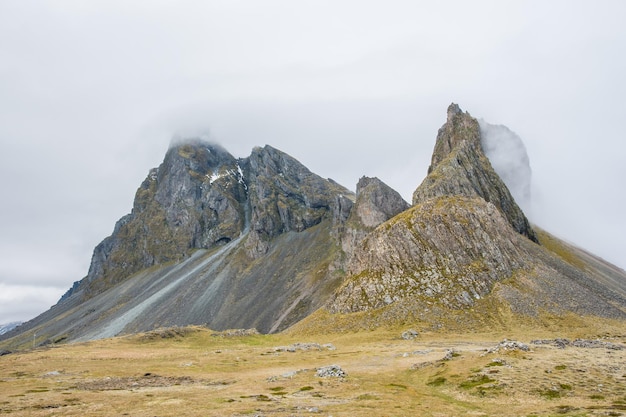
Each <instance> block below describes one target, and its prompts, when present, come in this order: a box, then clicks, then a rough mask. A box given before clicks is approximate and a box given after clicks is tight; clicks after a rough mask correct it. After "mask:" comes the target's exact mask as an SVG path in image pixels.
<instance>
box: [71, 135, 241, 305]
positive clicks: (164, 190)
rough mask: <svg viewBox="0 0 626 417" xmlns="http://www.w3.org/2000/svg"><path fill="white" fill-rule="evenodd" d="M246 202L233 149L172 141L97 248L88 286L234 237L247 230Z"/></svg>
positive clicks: (96, 287)
mask: <svg viewBox="0 0 626 417" xmlns="http://www.w3.org/2000/svg"><path fill="white" fill-rule="evenodd" d="M245 201H246V184H245V181H244V179H243V173H242V171H241V169H240V167H239V163H238V161H237V160H236V159H235V158H234V157H233V156H232V155H231V154H229V153H228V152H227V151H225V150H224V149H223V148H221V147H220V146H218V145H215V144H208V143H204V142H201V141H197V140H190V141H186V142H180V143H173V144H172V146H171V147H170V149H169V150H168V152H167V154H166V156H165V159H164V161H163V163H162V164H161V165H160V166H159V168H156V169H153V170H151V171H150V173H149V174H148V177H147V178H146V179H145V180H144V182H143V183H142V184H141V186H140V187H139V189H138V190H137V193H136V194H135V201H134V204H133V210H132V212H131V213H130V214H128V215H126V216H124V217H123V218H122V219H120V220H119V221H118V222H117V224H116V225H115V228H114V230H113V233H112V235H111V236H109V237H108V238H106V239H104V240H103V241H102V243H100V244H99V245H98V246H97V247H96V248H95V250H94V254H93V258H92V262H91V266H90V268H89V273H88V275H87V277H86V279H85V280H84V283H85V285H87V287H83V289H85V290H86V291H87V294H88V295H89V294H95V293H98V292H100V291H102V290H103V289H105V288H108V287H110V286H111V285H113V284H115V283H116V282H119V281H120V280H122V279H124V278H125V277H128V276H129V275H131V274H132V273H134V272H137V271H140V270H142V269H144V268H147V267H150V266H153V265H156V264H162V263H165V262H169V261H173V260H180V259H182V258H184V257H186V256H187V255H188V254H189V252H190V250H192V249H197V248H211V247H213V246H216V245H221V244H224V243H226V242H229V241H231V240H232V239H235V238H236V237H237V236H239V235H240V234H241V233H242V231H243V229H244V224H245V209H244V204H245Z"/></svg>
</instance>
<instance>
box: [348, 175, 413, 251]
mask: <svg viewBox="0 0 626 417" xmlns="http://www.w3.org/2000/svg"><path fill="white" fill-rule="evenodd" d="M409 207H410V206H409V204H408V203H407V202H406V201H404V199H403V198H402V196H401V195H400V194H399V193H398V192H397V191H395V190H394V189H392V188H391V187H389V186H388V185H387V184H385V183H384V182H382V181H381V180H379V179H378V178H369V177H361V179H359V182H358V183H357V186H356V201H355V203H354V206H353V207H352V206H351V207H350V212H349V215H348V216H347V218H346V221H345V225H346V226H345V228H344V229H343V233H342V236H341V244H342V248H343V250H344V252H345V253H346V254H348V256H349V255H350V254H352V251H353V250H354V248H355V247H356V246H357V245H359V244H360V242H361V241H362V240H363V239H364V238H365V236H367V234H368V233H369V232H371V231H372V230H373V229H375V228H376V227H377V226H378V225H380V224H382V223H384V222H386V221H387V220H389V219H391V218H392V217H394V216H396V215H398V214H400V213H402V212H403V211H405V210H407V209H408V208H409Z"/></svg>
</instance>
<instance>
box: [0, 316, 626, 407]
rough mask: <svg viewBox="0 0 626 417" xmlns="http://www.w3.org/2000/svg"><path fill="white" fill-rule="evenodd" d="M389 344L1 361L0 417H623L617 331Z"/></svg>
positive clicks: (47, 352) (330, 340)
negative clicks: (321, 372) (582, 336)
mask: <svg viewBox="0 0 626 417" xmlns="http://www.w3.org/2000/svg"><path fill="white" fill-rule="evenodd" d="M401 334H402V331H401V330H400V331H373V332H359V333H351V334H329V335H317V336H306V337H304V336H295V335H241V334H238V333H237V332H234V333H222V334H218V335H216V334H214V333H212V332H211V331H210V330H207V329H203V328H184V329H167V330H159V331H154V332H151V333H147V334H143V335H137V336H128V337H123V338H115V339H108V340H102V341H97V342H89V343H82V344H74V345H66V346H60V347H49V348H40V349H37V350H34V351H30V352H25V353H14V354H9V355H5V356H2V357H0V414H2V415H9V416H33V417H34V416H61V415H63V416H85V415H89V416H124V415H128V416H309V415H310V416H315V415H321V416H335V417H336V416H414V415H420V416H461V415H471V416H557V415H558V416H563V415H566V416H620V415H624V414H626V350H625V347H624V342H626V340H624V335H623V334H619V331H618V332H615V331H613V332H612V333H610V334H603V335H592V336H593V338H592V336H589V338H588V339H585V340H582V341H580V340H579V341H577V342H574V339H573V338H571V337H572V335H567V334H563V335H556V336H557V337H563V338H565V337H570V339H568V340H555V339H554V338H555V335H551V337H550V338H549V337H546V335H545V334H533V335H524V336H520V335H504V334H488V333H486V334H470V335H468V334H464V335H449V334H447V335H442V334H437V333H432V334H421V335H418V336H417V337H416V338H414V339H412V340H405V339H403V338H402V337H401ZM505 337H509V339H511V338H512V337H515V340H516V341H515V342H514V341H511V340H509V341H507V342H503V339H504V338H505ZM533 339H540V340H533ZM527 349H528V350H527ZM329 365H337V366H338V367H336V368H331V370H330V371H329V372H328V374H330V375H329V376H319V375H318V373H319V372H318V371H317V369H318V368H322V367H325V366H329ZM342 372H343V373H342Z"/></svg>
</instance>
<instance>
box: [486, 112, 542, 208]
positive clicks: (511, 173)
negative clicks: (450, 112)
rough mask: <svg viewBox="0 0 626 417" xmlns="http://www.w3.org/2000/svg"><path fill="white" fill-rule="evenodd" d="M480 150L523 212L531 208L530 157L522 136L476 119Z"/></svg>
mask: <svg viewBox="0 0 626 417" xmlns="http://www.w3.org/2000/svg"><path fill="white" fill-rule="evenodd" d="M478 124H479V126H480V139H481V145H482V148H483V152H484V153H485V155H486V156H487V158H489V162H491V166H492V167H493V169H494V170H495V171H496V173H497V174H498V175H499V176H500V178H502V181H504V183H505V184H506V186H507V187H508V189H509V191H510V192H511V194H512V195H513V198H514V199H515V202H516V203H517V204H518V205H519V206H520V207H521V208H522V210H523V211H524V213H526V215H530V210H531V177H532V170H531V168H530V160H529V158H528V153H527V152H526V146H525V145H524V142H523V141H522V139H521V138H520V137H519V136H518V135H517V134H516V133H515V132H513V131H512V130H511V129H509V128H508V127H506V126H503V125H492V124H489V123H487V122H485V121H484V120H482V119H479V120H478Z"/></svg>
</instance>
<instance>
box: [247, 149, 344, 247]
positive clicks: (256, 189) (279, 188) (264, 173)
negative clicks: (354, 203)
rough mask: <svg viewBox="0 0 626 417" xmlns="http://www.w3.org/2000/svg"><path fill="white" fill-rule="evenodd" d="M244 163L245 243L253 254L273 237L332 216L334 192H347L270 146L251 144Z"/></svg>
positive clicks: (336, 200)
mask: <svg viewBox="0 0 626 417" xmlns="http://www.w3.org/2000/svg"><path fill="white" fill-rule="evenodd" d="M246 166H247V171H248V176H249V180H248V181H247V182H248V184H250V186H249V190H248V191H249V196H250V207H251V216H250V236H249V237H248V241H247V243H246V247H247V248H248V250H249V252H250V254H251V255H252V256H253V257H258V256H260V255H263V254H264V253H266V252H267V250H268V248H269V241H270V240H271V239H272V238H273V237H275V236H277V235H279V234H281V233H284V232H288V231H296V232H298V231H302V230H304V229H307V228H309V227H311V226H314V225H316V224H319V223H320V222H321V221H322V219H324V218H327V217H329V216H332V213H333V212H335V211H337V209H334V208H333V206H334V205H335V204H340V202H339V201H338V196H340V195H343V194H351V193H350V191H348V190H347V189H346V188H344V187H342V186H340V185H338V184H336V183H334V182H331V181H329V180H326V179H323V178H321V177H320V176H318V175H315V174H313V173H312V172H311V171H309V170H308V169H307V168H306V167H305V166H304V165H302V164H301V163H300V162H298V161H297V160H295V159H294V158H292V157H291V156H289V155H287V154H285V153H284V152H281V151H279V150H277V149H275V148H272V147H271V146H265V147H263V148H255V149H254V150H253V151H252V155H251V156H250V158H249V159H248V161H247V164H246ZM338 210H339V211H341V209H338Z"/></svg>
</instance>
